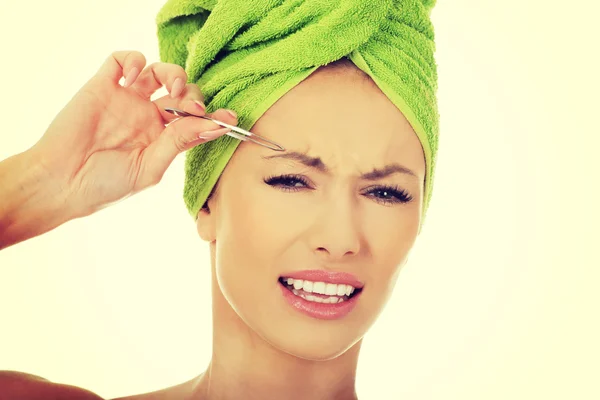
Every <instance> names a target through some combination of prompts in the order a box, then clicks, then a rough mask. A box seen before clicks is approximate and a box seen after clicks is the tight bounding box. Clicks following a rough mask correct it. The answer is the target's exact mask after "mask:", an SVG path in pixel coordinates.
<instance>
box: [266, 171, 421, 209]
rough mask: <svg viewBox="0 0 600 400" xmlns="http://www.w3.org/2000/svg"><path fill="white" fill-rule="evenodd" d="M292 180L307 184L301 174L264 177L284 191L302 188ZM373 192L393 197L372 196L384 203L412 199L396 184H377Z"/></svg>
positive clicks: (389, 203) (271, 184)
mask: <svg viewBox="0 0 600 400" xmlns="http://www.w3.org/2000/svg"><path fill="white" fill-rule="evenodd" d="M294 181H295V182H300V183H302V184H303V185H305V186H308V183H307V182H306V179H305V178H304V177H302V176H301V175H271V176H269V177H267V178H265V179H264V182H265V183H266V184H267V185H269V186H279V187H281V189H282V190H284V191H286V192H297V191H298V190H300V189H303V188H300V187H296V186H293V185H288V184H289V183H290V182H294ZM373 192H388V193H389V194H390V195H391V196H392V197H393V199H389V198H381V197H374V198H375V201H377V202H378V203H382V204H385V205H392V204H397V203H408V202H410V201H411V200H412V199H413V198H412V196H411V195H410V194H408V193H407V192H406V190H404V189H401V188H399V187H398V186H387V185H384V186H377V187H375V188H372V189H371V190H370V191H369V193H373Z"/></svg>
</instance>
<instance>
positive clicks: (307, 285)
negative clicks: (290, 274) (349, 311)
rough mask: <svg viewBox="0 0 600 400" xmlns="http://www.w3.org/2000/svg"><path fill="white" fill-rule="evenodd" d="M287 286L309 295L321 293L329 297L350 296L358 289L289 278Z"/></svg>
mask: <svg viewBox="0 0 600 400" xmlns="http://www.w3.org/2000/svg"><path fill="white" fill-rule="evenodd" d="M286 281H287V284H288V285H291V286H294V289H296V290H300V289H302V290H304V291H305V292H308V293H319V294H324V295H328V296H343V295H346V296H350V295H351V294H352V293H353V292H354V290H356V288H355V287H354V286H350V285H344V284H339V285H338V284H335V283H325V282H312V281H307V280H304V279H294V278H287V280H286Z"/></svg>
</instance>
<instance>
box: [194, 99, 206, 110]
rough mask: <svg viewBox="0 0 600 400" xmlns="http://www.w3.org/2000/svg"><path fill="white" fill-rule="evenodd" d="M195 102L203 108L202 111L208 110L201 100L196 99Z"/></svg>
mask: <svg viewBox="0 0 600 400" xmlns="http://www.w3.org/2000/svg"><path fill="white" fill-rule="evenodd" d="M194 103H195V104H196V105H197V106H198V107H200V108H201V109H202V111H206V106H205V105H204V103H203V102H201V101H200V100H194Z"/></svg>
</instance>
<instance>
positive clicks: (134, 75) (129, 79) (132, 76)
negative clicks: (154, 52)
mask: <svg viewBox="0 0 600 400" xmlns="http://www.w3.org/2000/svg"><path fill="white" fill-rule="evenodd" d="M138 72H139V70H138V68H137V67H133V68H132V69H131V70H130V71H129V73H128V74H127V76H126V77H125V83H124V84H123V86H124V87H129V85H131V84H132V83H133V81H134V80H135V78H137V75H138Z"/></svg>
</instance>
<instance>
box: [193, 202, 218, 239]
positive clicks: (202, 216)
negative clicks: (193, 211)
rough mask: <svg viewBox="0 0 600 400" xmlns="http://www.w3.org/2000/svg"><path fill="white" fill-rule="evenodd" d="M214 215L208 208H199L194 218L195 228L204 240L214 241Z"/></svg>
mask: <svg viewBox="0 0 600 400" xmlns="http://www.w3.org/2000/svg"><path fill="white" fill-rule="evenodd" d="M214 220H215V215H214V214H211V212H210V210H209V209H208V208H201V209H200V211H199V212H198V218H197V219H196V229H197V230H198V235H199V236H200V238H201V239H202V240H204V241H206V242H214V241H215V236H216V235H215V222H214Z"/></svg>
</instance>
